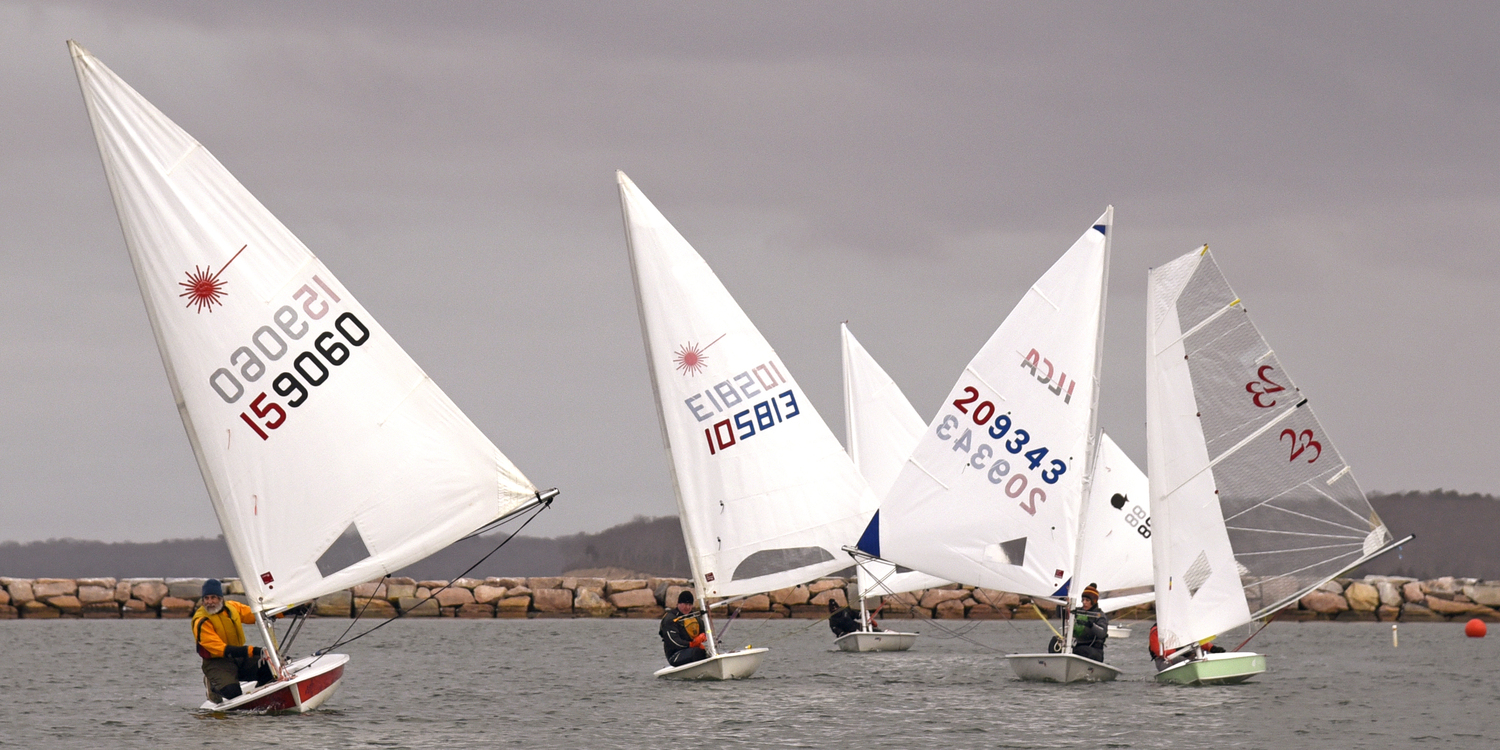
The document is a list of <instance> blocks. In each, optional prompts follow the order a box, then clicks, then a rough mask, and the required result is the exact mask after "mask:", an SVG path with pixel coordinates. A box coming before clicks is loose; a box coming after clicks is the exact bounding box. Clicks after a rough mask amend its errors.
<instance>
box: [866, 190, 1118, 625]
mask: <svg viewBox="0 0 1500 750" xmlns="http://www.w3.org/2000/svg"><path fill="white" fill-rule="evenodd" d="M1113 214H1114V210H1113V209H1112V208H1111V209H1107V210H1106V211H1105V213H1104V215H1103V216H1101V217H1099V220H1098V221H1097V222H1095V223H1094V225H1093V226H1092V227H1091V228H1089V230H1088V231H1086V232H1084V234H1083V236H1082V237H1080V238H1079V239H1078V241H1077V242H1075V243H1074V244H1073V246H1072V247H1071V248H1069V250H1068V251H1067V252H1066V253H1064V254H1063V256H1062V257H1061V258H1059V259H1058V260H1057V262H1056V263H1054V264H1053V266H1052V267H1051V268H1050V269H1048V271H1047V272H1046V273H1045V274H1043V275H1042V277H1041V278H1040V279H1038V280H1037V282H1036V283H1035V284H1034V285H1032V287H1031V288H1030V289H1029V290H1028V291H1027V292H1026V295H1025V296H1024V297H1023V298H1022V299H1021V301H1020V302H1019V303H1018V304H1017V305H1016V307H1015V309H1014V310H1012V312H1011V313H1010V315H1009V316H1007V317H1006V319H1005V321H1004V322H1003V323H1001V324H1000V327H999V328H998V329H997V330H996V331H995V333H994V334H993V335H992V336H991V337H990V339H989V341H988V342H986V343H985V345H984V347H983V348H982V349H980V350H979V353H978V354H977V355H975V357H974V359H973V360H972V361H970V363H969V365H968V366H967V367H965V368H964V372H963V375H962V376H961V377H960V378H959V380H958V382H957V383H956V384H955V385H954V387H953V390H952V392H951V393H949V394H948V398H946V399H945V400H944V401H943V405H942V408H941V409H940V411H939V412H938V414H937V416H936V417H934V419H933V422H932V424H931V425H929V427H928V429H927V430H926V432H925V433H924V434H923V436H922V438H921V439H920V441H919V442H918V443H917V446H916V448H915V449H914V451H913V453H912V455H911V456H910V458H909V459H908V461H907V463H906V465H905V466H904V467H902V469H901V472H900V474H899V475H898V476H897V478H896V482H895V484H894V485H893V486H892V487H891V491H890V492H889V493H888V494H887V496H886V498H885V499H884V501H883V502H882V504H881V510H880V523H879V528H878V530H874V531H875V534H866V539H865V540H862V541H861V544H860V547H861V549H865V550H866V551H870V552H872V553H873V554H877V555H879V556H881V557H884V558H886V559H887V560H890V561H892V562H895V563H897V564H900V565H905V566H907V567H910V568H913V569H915V570H921V571H923V572H926V573H931V574H933V575H937V576H942V577H943V578H946V579H949V580H953V581H959V582H962V583H966V584H970V585H974V586H981V587H984V588H992V589H999V590H1002V591H1012V592H1015V593H1019V594H1027V595H1033V596H1037V595H1040V596H1051V595H1061V594H1062V593H1064V591H1065V589H1064V587H1065V585H1066V584H1067V583H1068V581H1069V579H1070V572H1071V571H1072V570H1073V568H1074V565H1075V550H1076V545H1077V535H1078V520H1079V514H1080V510H1081V503H1082V501H1083V498H1084V497H1085V495H1086V493H1087V490H1088V486H1087V478H1088V477H1089V475H1090V472H1091V470H1092V467H1093V463H1094V452H1095V435H1096V432H1097V428H1096V418H1095V411H1096V409H1095V407H1096V390H1097V374H1098V368H1097V366H1096V363H1097V361H1098V358H1099V352H1098V340H1099V339H1098V337H1099V331H1100V328H1101V325H1102V315H1103V305H1104V298H1103V294H1104V280H1105V275H1106V273H1107V270H1108V247H1109V245H1108V231H1109V227H1110V223H1111V220H1112V218H1113ZM871 536H878V549H870V546H871V545H869V544H867V540H868V538H869V537H871Z"/></svg>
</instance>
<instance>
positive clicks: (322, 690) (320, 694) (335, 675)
mask: <svg viewBox="0 0 1500 750" xmlns="http://www.w3.org/2000/svg"><path fill="white" fill-rule="evenodd" d="M348 662H349V655H348V654H327V655H324V656H321V657H319V656H308V657H305V658H302V659H298V660H297V661H294V662H292V663H291V664H288V665H287V667H286V673H287V674H288V675H289V677H288V678H287V679H285V680H277V681H276V682H272V683H270V684H267V685H262V686H261V687H258V688H257V687H255V683H253V682H242V683H240V685H241V687H243V688H244V690H245V692H244V694H242V695H240V696H239V697H238V698H235V699H233V700H227V701H222V702H220V703H214V702H213V701H211V700H209V701H204V702H203V705H202V706H199V707H198V708H199V709H201V710H203V711H215V712H221V711H254V712H259V713H299V714H301V713H307V712H308V711H312V710H314V709H316V708H317V707H318V706H321V705H323V701H326V700H328V699H329V698H330V697H332V696H333V693H334V691H336V690H338V687H339V683H340V682H342V681H343V678H344V665H345V664H347V663H348Z"/></svg>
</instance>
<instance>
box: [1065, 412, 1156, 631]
mask: <svg viewBox="0 0 1500 750" xmlns="http://www.w3.org/2000/svg"><path fill="white" fill-rule="evenodd" d="M1083 514H1084V517H1083V521H1082V526H1083V528H1082V530H1081V531H1080V534H1079V540H1078V547H1079V549H1078V572H1077V574H1076V575H1075V576H1074V580H1076V581H1077V582H1078V585H1077V586H1076V587H1074V588H1076V589H1077V591H1079V592H1081V591H1082V590H1083V587H1084V586H1085V585H1087V584H1090V583H1093V584H1095V585H1097V586H1098V587H1099V595H1100V599H1099V608H1100V609H1102V610H1104V611H1105V612H1113V611H1115V610H1117V609H1124V608H1126V607H1134V606H1136V605H1139V604H1145V603H1146V602H1149V601H1151V600H1152V599H1154V598H1155V596H1156V592H1155V589H1153V588H1152V582H1153V581H1154V578H1153V573H1152V566H1151V535H1152V529H1151V500H1150V490H1149V488H1148V483H1147V481H1146V475H1145V473H1144V472H1142V471H1141V470H1140V468H1139V467H1137V466H1136V465H1135V462H1133V461H1131V460H1130V457H1129V456H1127V455H1125V452H1124V451H1122V450H1120V446H1118V445H1116V444H1115V441H1114V440H1111V439H1110V437H1109V435H1107V434H1102V433H1101V434H1100V444H1099V461H1098V463H1097V464H1095V466H1094V481H1093V485H1092V486H1091V487H1090V489H1089V494H1088V499H1087V500H1086V501H1085V503H1084V507H1083Z"/></svg>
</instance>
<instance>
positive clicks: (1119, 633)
mask: <svg viewBox="0 0 1500 750" xmlns="http://www.w3.org/2000/svg"><path fill="white" fill-rule="evenodd" d="M1109 637H1110V638H1129V637H1130V628H1129V627H1127V626H1125V625H1110V626H1109Z"/></svg>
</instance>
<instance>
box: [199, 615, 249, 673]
mask: <svg viewBox="0 0 1500 750" xmlns="http://www.w3.org/2000/svg"><path fill="white" fill-rule="evenodd" d="M244 606H245V605H243V604H240V603H239V602H228V601H227V602H224V608H223V609H221V610H219V611H218V612H217V613H216V614H212V615H211V614H209V613H208V611H207V610H205V609H204V608H203V607H201V606H200V607H198V609H197V610H195V611H194V612H193V642H194V643H195V644H196V645H197V647H198V655H199V656H201V657H203V658H204V659H217V658H220V657H222V656H223V655H224V647H225V646H243V645H245V628H244V626H242V625H241V624H240V618H241V617H242V616H243V615H242V614H241V612H240V611H239V608H240V607H244ZM246 609H248V607H247V608H246ZM208 646H212V647H214V648H215V649H217V650H218V651H219V653H218V654H217V655H215V654H214V653H213V652H212V651H210V650H209V649H208V648H207V647H208Z"/></svg>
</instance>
